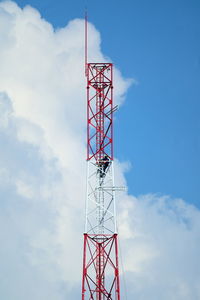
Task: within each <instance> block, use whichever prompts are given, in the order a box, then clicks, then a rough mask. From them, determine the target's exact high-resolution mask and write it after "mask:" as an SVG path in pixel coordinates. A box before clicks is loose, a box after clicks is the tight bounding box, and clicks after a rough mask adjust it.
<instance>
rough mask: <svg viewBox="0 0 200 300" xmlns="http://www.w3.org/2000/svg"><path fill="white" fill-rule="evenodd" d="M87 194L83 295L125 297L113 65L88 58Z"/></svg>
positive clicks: (86, 299) (87, 299)
mask: <svg viewBox="0 0 200 300" xmlns="http://www.w3.org/2000/svg"><path fill="white" fill-rule="evenodd" d="M87 35H88V32H87V15H86V17H85V75H86V78H87V167H88V170H87V198H86V216H85V231H84V246H83V277H82V300H94V299H95V300H106V299H110V300H120V282H119V265H118V235H117V226H116V208H115V191H116V190H120V189H121V188H120V187H115V186H114V172H113V159H114V157H113V112H114V111H115V110H116V108H117V107H114V106H113V65H112V63H99V62H98V63H96V62H94V63H88V62H87Z"/></svg>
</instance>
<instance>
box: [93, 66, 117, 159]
mask: <svg viewBox="0 0 200 300" xmlns="http://www.w3.org/2000/svg"><path fill="white" fill-rule="evenodd" d="M112 68H113V66H112V64H111V63H89V64H87V122H88V124H87V159H88V160H90V159H91V158H93V157H94V158H95V159H96V160H97V161H98V160H100V159H102V158H103V157H104V156H105V155H107V156H108V157H109V158H110V159H111V160H112V159H113V113H112V112H113V92H112V90H113V85H112V80H113V79H112Z"/></svg>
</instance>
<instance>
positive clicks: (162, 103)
mask: <svg viewBox="0 0 200 300" xmlns="http://www.w3.org/2000/svg"><path fill="white" fill-rule="evenodd" d="M17 3H18V4H19V5H21V6H22V7H23V6H24V5H26V4H31V5H32V6H34V7H36V8H37V9H38V10H39V11H40V13H41V15H42V16H43V17H44V18H45V19H46V20H48V21H49V22H51V23H52V24H53V25H54V26H55V27H56V28H57V27H62V26H65V25H66V24H67V23H68V21H69V20H71V19H73V18H77V17H78V18H82V17H83V15H84V7H85V6H87V7H88V14H89V20H90V21H91V22H92V23H93V24H94V25H95V26H96V28H97V29H98V30H99V31H100V33H101V38H102V51H103V53H104V54H105V55H106V56H108V57H111V58H112V61H113V62H114V63H115V65H116V66H117V67H119V68H120V70H121V72H122V74H123V76H125V77H127V78H135V79H136V80H137V82H138V84H137V85H133V86H132V87H131V88H130V89H129V92H128V95H127V97H126V101H125V104H124V105H123V106H122V107H121V109H120V110H119V111H118V113H117V118H116V123H115V154H116V156H117V157H118V158H119V159H120V160H122V161H124V160H125V161H130V162H131V164H132V168H131V170H130V171H129V172H128V173H127V175H126V176H127V180H128V186H129V191H130V192H131V193H134V194H135V195H139V194H145V193H150V192H151V193H161V194H169V195H172V196H174V197H181V198H183V199H185V200H186V201H188V202H191V203H193V204H195V205H197V206H198V207H199V178H200V157H199V153H200V134H199V132H200V118H199V115H200V101H199V98H200V19H199V16H200V3H199V1H194V0H192V1H185V0H184V1H178V0H176V1H172V0H169V1H155V0H154V1H147V0H146V1H113V0H110V1H105V0H102V1H101V2H99V1H89V0H88V1H86V2H84V1H49V0H45V1H36V0H34V1H27V0H26V1H19V0H18V1H17Z"/></svg>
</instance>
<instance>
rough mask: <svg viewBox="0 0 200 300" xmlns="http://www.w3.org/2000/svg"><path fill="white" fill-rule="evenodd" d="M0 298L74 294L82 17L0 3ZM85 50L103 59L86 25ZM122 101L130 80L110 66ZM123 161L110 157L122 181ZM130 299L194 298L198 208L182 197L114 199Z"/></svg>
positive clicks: (198, 273) (79, 217) (81, 190)
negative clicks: (63, 19)
mask: <svg viewBox="0 0 200 300" xmlns="http://www.w3.org/2000/svg"><path fill="white" fill-rule="evenodd" d="M0 25H1V26H0V41H1V43H0V57H1V68H0V141H1V145H0V146H1V147H0V187H1V190H0V199H1V200H0V208H1V209H0V228H1V229H0V240H1V245H3V246H2V247H0V264H1V274H2V275H1V278H0V298H1V299H6V300H13V299H16V300H18V299H19V300H23V299H27V298H28V299H29V300H40V299H48V300H51V299H52V300H53V299H58V300H63V299H69V298H70V299H74V300H75V299H79V298H80V292H79V291H80V285H81V263H82V262H81V260H82V238H81V234H82V230H83V223H84V220H83V218H84V216H83V211H84V200H85V126H84V124H85V105H86V104H85V95H84V91H85V79H84V55H83V54H84V53H83V49H84V38H83V30H84V23H83V20H79V19H76V20H73V21H71V22H70V23H69V24H68V25H67V26H66V27H65V28H61V29H59V30H57V31H55V30H54V29H53V27H52V26H51V24H49V23H48V22H46V21H45V20H44V19H42V18H41V16H40V14H39V13H38V11H36V10H35V9H33V8H31V7H29V6H27V7H25V8H24V9H21V8H19V7H18V6H17V5H16V4H15V3H14V2H10V1H7V2H1V3H0ZM89 36H90V39H89V48H90V50H89V53H90V54H91V55H92V57H91V59H92V60H103V59H105V58H104V57H103V54H102V52H101V48H100V42H101V41H100V34H99V32H98V31H97V30H96V29H95V27H94V26H93V25H92V24H90V25H89ZM115 81H116V84H115V86H116V87H118V88H117V89H115V97H116V102H117V103H122V102H123V100H124V95H125V93H126V90H127V88H128V86H129V85H130V80H125V79H123V78H122V76H121V74H120V72H119V70H115ZM127 168H128V165H127V164H120V163H118V162H117V163H116V181H117V184H119V185H126V180H125V178H124V172H125V171H126V169H127ZM117 202H118V211H119V231H120V238H121V247H122V250H123V260H124V268H125V270H126V272H127V282H128V292H129V299H133V298H136V299H140V300H146V299H148V300H151V299H152V300H153V299H160V300H165V299H166V300H167V299H168V300H169V299H170V300H171V299H172V300H173V299H176V300H179V299H181V300H191V299H194V300H195V299H199V298H200V290H199V284H198V283H199V279H200V266H199V262H198V253H199V250H200V242H199V240H200V239H199V232H200V222H199V213H200V212H199V210H198V209H197V208H195V207H193V206H190V205H188V204H187V203H185V202H184V201H183V200H180V199H171V198H170V197H158V196H157V195H146V196H141V197H140V198H138V199H137V198H135V197H133V196H130V195H128V194H127V193H122V194H121V195H119V196H118V198H117Z"/></svg>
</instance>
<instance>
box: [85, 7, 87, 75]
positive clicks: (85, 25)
mask: <svg viewBox="0 0 200 300" xmlns="http://www.w3.org/2000/svg"><path fill="white" fill-rule="evenodd" d="M87 27H88V14H87V8H85V76H87V60H88V28H87Z"/></svg>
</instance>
